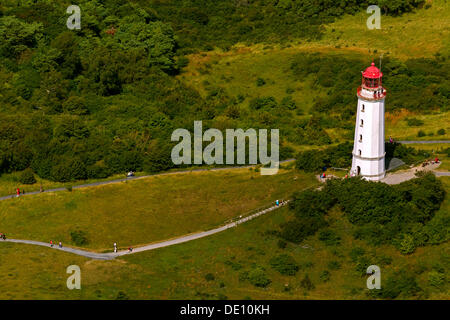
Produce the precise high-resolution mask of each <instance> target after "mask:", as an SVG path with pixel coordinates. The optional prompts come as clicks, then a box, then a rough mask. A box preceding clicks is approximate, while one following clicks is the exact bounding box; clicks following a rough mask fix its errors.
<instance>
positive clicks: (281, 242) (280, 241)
mask: <svg viewBox="0 0 450 320" xmlns="http://www.w3.org/2000/svg"><path fill="white" fill-rule="evenodd" d="M277 246H278V248H280V249H285V248H286V246H287V242H286V241H284V240H282V239H280V240H278V242H277Z"/></svg>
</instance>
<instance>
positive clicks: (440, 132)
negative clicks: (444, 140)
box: [437, 129, 445, 136]
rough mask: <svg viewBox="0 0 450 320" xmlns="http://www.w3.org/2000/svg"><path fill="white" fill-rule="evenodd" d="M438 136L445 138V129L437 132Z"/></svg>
mask: <svg viewBox="0 0 450 320" xmlns="http://www.w3.org/2000/svg"><path fill="white" fill-rule="evenodd" d="M437 134H438V135H440V136H443V135H444V134H445V129H439V130H438V131H437Z"/></svg>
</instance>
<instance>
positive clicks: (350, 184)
mask: <svg viewBox="0 0 450 320" xmlns="http://www.w3.org/2000/svg"><path fill="white" fill-rule="evenodd" d="M355 195H357V196H355ZM444 198H445V190H444V187H443V186H442V182H441V181H439V180H438V179H437V178H436V177H435V176H434V175H433V174H431V173H429V174H425V175H423V176H422V177H420V178H415V179H411V180H409V181H406V182H403V183H401V184H398V185H387V184H383V183H377V182H369V181H365V180H362V179H360V178H350V179H341V180H339V179H332V180H329V181H327V183H326V185H325V187H324V188H323V189H322V190H320V191H311V190H307V191H303V192H301V193H300V194H295V195H294V199H293V201H291V202H290V204H289V207H290V208H291V210H293V212H294V219H292V220H291V221H288V222H286V223H284V224H282V225H281V226H280V227H281V231H280V236H281V238H283V239H285V240H288V241H292V242H295V243H299V242H301V241H303V240H304V239H305V238H306V237H308V236H311V235H313V234H315V233H316V232H317V231H318V230H319V229H321V228H323V227H325V226H326V225H327V223H326V221H325V219H324V217H325V215H326V214H327V213H328V211H329V210H330V209H331V208H332V207H333V206H335V205H337V206H338V207H339V208H340V209H341V210H342V211H343V212H344V214H345V216H346V217H347V219H348V220H349V221H350V222H351V223H352V224H354V225H355V229H354V230H355V231H354V234H353V236H354V237H355V238H356V239H363V240H366V241H367V242H368V243H370V244H372V245H380V244H393V245H395V246H396V247H397V248H398V250H399V251H400V252H402V253H404V254H409V253H412V252H414V250H415V248H416V247H418V246H424V245H427V244H434V243H441V242H443V241H446V239H448V233H447V231H448V227H447V226H448V223H447V222H448V217H446V216H445V215H442V214H439V215H437V216H435V212H436V211H438V210H439V208H440V205H441V203H442V202H443V200H444ZM319 239H320V240H322V241H324V242H325V243H326V244H327V245H337V244H339V241H340V237H339V236H337V235H336V233H335V232H334V231H333V230H331V229H326V230H322V231H321V232H320V234H319ZM358 250H359V249H357V248H355V249H354V250H352V253H351V257H352V260H353V261H357V260H358V257H359V256H363V255H364V252H359V251H358ZM363 262H365V261H363ZM364 265H365V264H364V263H359V267H360V268H363V267H364ZM361 270H362V269H361ZM361 270H359V271H361Z"/></svg>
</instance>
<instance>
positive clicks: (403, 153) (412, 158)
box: [385, 142, 431, 164]
mask: <svg viewBox="0 0 450 320" xmlns="http://www.w3.org/2000/svg"><path fill="white" fill-rule="evenodd" d="M385 150H386V159H392V158H400V159H402V161H403V162H405V163H406V164H413V163H416V162H418V161H420V160H425V159H427V158H429V157H430V156H431V154H430V153H429V152H428V151H425V150H420V149H416V148H413V147H408V146H407V145H404V144H401V143H398V142H394V143H388V142H387V143H386V144H385Z"/></svg>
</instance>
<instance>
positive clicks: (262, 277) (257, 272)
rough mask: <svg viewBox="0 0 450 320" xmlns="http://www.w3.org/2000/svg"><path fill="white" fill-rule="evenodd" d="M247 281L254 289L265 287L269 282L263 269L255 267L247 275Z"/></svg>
mask: <svg viewBox="0 0 450 320" xmlns="http://www.w3.org/2000/svg"><path fill="white" fill-rule="evenodd" d="M247 280H248V281H249V282H250V283H251V284H253V285H254V286H255V287H262V288H265V287H267V286H268V285H269V284H270V283H271V280H270V279H269V278H268V277H267V275H266V272H265V270H264V268H263V267H260V266H256V267H254V268H252V269H251V270H250V271H249V272H248V275H247Z"/></svg>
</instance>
